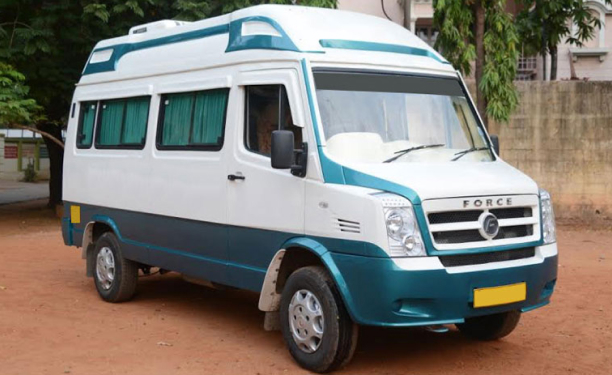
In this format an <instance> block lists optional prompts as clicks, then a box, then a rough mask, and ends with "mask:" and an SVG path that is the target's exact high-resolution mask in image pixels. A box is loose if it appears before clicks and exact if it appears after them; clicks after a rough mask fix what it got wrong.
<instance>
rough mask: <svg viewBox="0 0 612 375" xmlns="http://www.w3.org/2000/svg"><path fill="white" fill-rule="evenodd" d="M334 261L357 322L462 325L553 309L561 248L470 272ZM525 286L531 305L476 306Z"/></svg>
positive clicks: (384, 261)
mask: <svg viewBox="0 0 612 375" xmlns="http://www.w3.org/2000/svg"><path fill="white" fill-rule="evenodd" d="M331 257H332V259H333V261H334V263H335V266H336V267H337V269H338V271H339V274H340V275H342V278H343V283H342V284H343V285H342V287H341V289H343V290H342V294H343V297H344V301H345V304H346V305H347V309H348V310H349V313H350V314H351V317H352V318H353V320H354V321H355V322H357V323H359V324H363V325H373V326H398V327H402V326H404V327H408V326H424V325H432V324H451V323H462V322H464V320H465V319H466V318H470V317H475V316H481V315H488V314H495V313H500V312H505V311H510V310H521V311H523V312H525V311H529V310H533V309H535V308H538V307H541V306H544V305H546V304H548V302H549V301H550V297H551V295H552V292H553V289H554V286H555V282H556V279H557V259H558V256H557V249H556V244H553V245H547V246H542V247H538V248H536V256H535V257H533V258H530V259H525V260H520V261H508V262H498V263H489V264H486V265H482V266H469V267H463V270H465V272H464V271H463V270H461V269H462V267H455V269H445V268H443V267H442V268H438V269H426V270H422V269H415V267H411V268H410V269H406V268H404V267H400V266H398V264H397V262H395V261H394V260H393V259H390V258H370V257H363V256H354V255H347V254H340V253H332V254H331ZM458 270H459V271H458ZM520 282H525V283H527V298H526V300H525V301H522V302H517V303H512V304H506V305H502V306H495V307H487V308H478V309H475V308H474V307H473V297H474V292H473V291H474V289H476V288H483V287H495V286H501V285H510V284H516V283H520Z"/></svg>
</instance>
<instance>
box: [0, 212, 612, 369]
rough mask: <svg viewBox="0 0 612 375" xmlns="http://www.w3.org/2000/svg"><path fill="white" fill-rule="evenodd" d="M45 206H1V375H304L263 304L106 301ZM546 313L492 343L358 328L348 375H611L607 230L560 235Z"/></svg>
mask: <svg viewBox="0 0 612 375" xmlns="http://www.w3.org/2000/svg"><path fill="white" fill-rule="evenodd" d="M43 207H44V202H41V201H37V202H30V203H21V204H16V205H11V206H0V374H2V375H13V374H67V373H71V374H87V375H93V374H215V375H223V374H253V375H255V374H262V375H264V374H305V373H306V372H305V371H304V370H302V369H300V368H299V367H298V366H297V365H296V364H295V363H294V362H293V361H292V359H291V357H290V355H289V353H288V352H287V350H286V349H285V346H284V343H283V341H282V338H281V335H280V333H278V332H265V331H264V330H263V328H262V325H263V313H261V312H259V311H258V309H257V295H255V294H252V293H246V292H239V291H232V292H221V291H218V290H213V289H207V288H205V287H200V286H196V285H192V284H188V283H186V282H184V281H182V280H181V279H180V278H179V277H178V276H177V275H175V274H167V275H163V276H151V277H148V278H143V279H141V280H140V282H139V287H138V288H139V289H138V294H137V296H136V297H135V298H134V300H133V301H131V302H127V303H122V304H109V303H105V302H103V301H102V300H100V299H99V298H98V296H97V294H96V292H95V289H94V285H93V281H92V279H88V278H86V277H85V274H84V262H83V260H81V259H80V251H79V250H77V249H76V248H74V247H72V248H71V247H66V246H64V244H63V242H62V238H61V233H60V229H59V220H58V219H55V218H54V217H53V214H52V212H50V211H47V210H45V209H44V208H43ZM559 246H560V269H559V281H558V283H557V290H556V293H555V295H554V297H553V302H552V304H551V305H549V306H547V307H545V308H543V309H539V310H536V311H533V312H530V313H527V314H525V315H524V316H523V318H522V320H521V323H520V325H519V327H518V328H517V330H516V331H515V332H514V333H513V334H512V335H510V336H509V337H507V338H506V339H504V340H501V341H498V342H491V343H480V342H474V341H469V340H467V339H464V338H463V337H461V336H460V335H459V333H458V332H457V331H456V330H454V329H453V330H451V331H450V332H448V333H445V334H436V333H430V332H426V331H423V330H419V329H411V330H410V329H401V330H398V329H393V330H391V329H374V328H362V330H361V331H360V340H359V346H358V348H357V353H356V355H355V358H354V360H353V362H352V363H351V364H350V365H349V367H348V368H346V369H345V370H344V371H342V372H341V373H345V374H421V375H422V374H450V373H453V374H470V375H474V374H487V375H488V374H543V373H547V374H566V373H567V374H612V331H611V328H612V327H611V323H610V320H611V318H612V231H590V230H588V229H587V228H584V229H582V230H580V231H575V230H572V229H570V228H569V227H564V226H561V227H560V230H559Z"/></svg>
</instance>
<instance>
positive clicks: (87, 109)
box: [77, 102, 98, 148]
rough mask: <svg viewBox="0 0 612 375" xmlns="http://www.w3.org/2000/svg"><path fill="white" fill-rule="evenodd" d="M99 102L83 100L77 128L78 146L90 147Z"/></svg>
mask: <svg viewBox="0 0 612 375" xmlns="http://www.w3.org/2000/svg"><path fill="white" fill-rule="evenodd" d="M97 109H98V103H97V102H82V103H81V111H80V115H79V127H78V130H77V148H90V147H91V143H92V140H93V131H94V124H95V123H96V110H97Z"/></svg>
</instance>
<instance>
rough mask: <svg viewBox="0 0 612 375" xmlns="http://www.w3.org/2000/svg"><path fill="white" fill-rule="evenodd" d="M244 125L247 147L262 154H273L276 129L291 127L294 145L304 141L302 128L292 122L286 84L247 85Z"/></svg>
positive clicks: (289, 128) (288, 128)
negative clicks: (273, 138) (273, 136)
mask: <svg viewBox="0 0 612 375" xmlns="http://www.w3.org/2000/svg"><path fill="white" fill-rule="evenodd" d="M245 128H246V129H245V145H246V148H247V149H248V150H251V151H253V152H256V153H258V154H261V155H265V156H270V154H271V149H272V132H273V131H274V130H290V131H292V132H293V134H294V137H295V144H296V145H301V144H302V129H301V128H299V127H297V126H295V125H294V124H293V119H292V117H291V108H290V107H289V100H288V98H287V91H286V90H285V86H283V85H267V86H249V87H247V89H246V121H245Z"/></svg>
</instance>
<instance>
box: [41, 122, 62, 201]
mask: <svg viewBox="0 0 612 375" xmlns="http://www.w3.org/2000/svg"><path fill="white" fill-rule="evenodd" d="M37 128H38V129H39V130H42V131H44V132H47V133H49V134H51V135H52V136H54V137H55V138H57V139H62V129H61V128H60V127H59V126H57V125H54V124H49V123H43V124H39V125H37ZM43 140H44V141H45V145H46V146H47V151H48V152H49V164H50V166H49V172H50V177H49V202H48V204H47V206H48V207H49V208H55V206H57V205H59V204H62V174H63V168H64V149H63V148H62V147H60V146H59V145H58V144H57V143H55V142H53V141H52V140H51V139H49V138H47V137H43Z"/></svg>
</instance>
